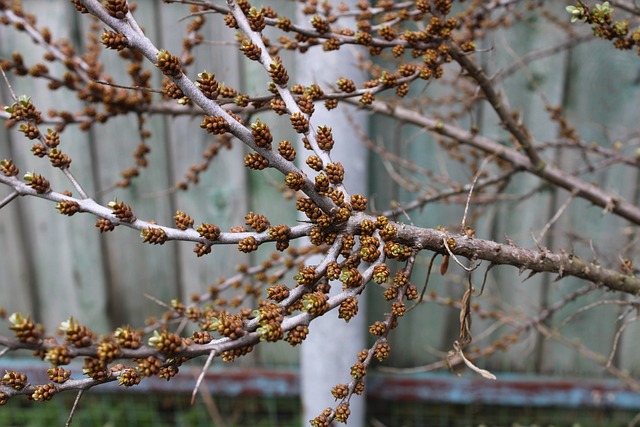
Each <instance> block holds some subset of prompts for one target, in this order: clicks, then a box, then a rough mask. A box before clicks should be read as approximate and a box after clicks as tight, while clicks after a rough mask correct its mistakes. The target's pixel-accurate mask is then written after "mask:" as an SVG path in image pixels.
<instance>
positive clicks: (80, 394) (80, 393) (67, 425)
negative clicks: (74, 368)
mask: <svg viewBox="0 0 640 427" xmlns="http://www.w3.org/2000/svg"><path fill="white" fill-rule="evenodd" d="M83 393H84V390H78V394H76V400H74V401H73V406H72V407H71V413H70V414H69V418H67V422H66V423H65V427H69V426H70V425H71V421H72V420H73V414H74V413H75V412H76V408H77V407H78V403H80V398H82V394H83Z"/></svg>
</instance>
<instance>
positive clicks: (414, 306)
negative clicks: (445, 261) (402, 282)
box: [407, 252, 438, 313]
mask: <svg viewBox="0 0 640 427" xmlns="http://www.w3.org/2000/svg"><path fill="white" fill-rule="evenodd" d="M437 256H438V253H437V252H434V253H433V255H431V261H429V268H428V269H427V278H426V279H425V280H424V287H423V288H422V292H421V293H420V298H419V299H418V301H417V302H416V303H415V304H413V305H412V306H411V307H410V308H409V309H408V310H407V313H408V312H410V311H411V310H413V309H414V308H416V307H417V306H418V304H421V303H422V301H423V300H424V293H425V292H426V291H427V285H428V284H429V278H430V277H431V270H432V267H433V262H434V261H435V260H436V257H437Z"/></svg>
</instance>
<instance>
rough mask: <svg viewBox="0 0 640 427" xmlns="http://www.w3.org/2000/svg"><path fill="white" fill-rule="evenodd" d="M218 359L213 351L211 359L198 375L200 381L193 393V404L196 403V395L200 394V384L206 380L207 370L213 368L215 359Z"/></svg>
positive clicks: (209, 358) (208, 358)
mask: <svg viewBox="0 0 640 427" xmlns="http://www.w3.org/2000/svg"><path fill="white" fill-rule="evenodd" d="M215 357H216V351H215V350H211V353H209V357H207V361H206V362H205V363H204V366H203V367H202V371H200V375H198V380H197V381H196V385H195V386H194V387H193V392H191V404H192V405H193V404H194V403H195V402H196V394H197V393H198V388H200V384H202V381H203V380H204V376H205V374H206V373H207V370H208V369H209V367H210V366H211V363H212V362H213V359H214V358H215Z"/></svg>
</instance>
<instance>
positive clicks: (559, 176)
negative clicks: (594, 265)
mask: <svg viewBox="0 0 640 427" xmlns="http://www.w3.org/2000/svg"><path fill="white" fill-rule="evenodd" d="M350 102H352V103H353V104H355V103H356V102H357V101H350ZM366 108H369V109H370V110H372V111H375V112H377V113H382V114H385V115H388V116H392V117H395V118H396V119H398V120H402V121H404V122H407V123H412V124H414V125H417V126H420V127H423V128H425V129H426V130H428V131H430V132H434V133H438V134H440V135H444V136H446V137H449V138H452V139H454V140H456V141H459V142H461V143H463V144H467V145H470V146H472V147H474V148H477V149H479V150H482V151H484V152H485V153H489V154H493V155H495V156H496V157H498V158H500V159H502V160H505V161H507V162H509V163H511V165H513V167H514V168H518V169H523V170H526V171H527V172H530V173H532V174H533V175H536V176H538V177H539V178H542V179H543V180H545V181H547V182H549V183H550V184H553V185H557V186H559V187H561V188H564V189H565V190H567V191H569V192H576V195H577V197H580V198H583V199H586V200H589V201H590V202H591V203H593V204H594V205H597V206H600V207H601V208H603V209H604V210H605V212H611V213H613V214H615V215H618V216H620V217H622V218H625V219H627V220H628V221H630V222H632V223H634V224H637V225H640V208H639V207H638V206H635V205H633V204H632V203H629V202H628V201H626V200H625V199H623V198H621V197H618V196H613V195H611V194H609V193H608V192H606V191H605V190H603V189H602V188H600V187H597V186H595V185H593V184H591V183H588V182H586V181H583V180H581V179H580V178H578V177H575V176H573V175H570V174H568V173H566V172H564V171H563V170H561V169H559V168H557V167H555V166H552V165H546V166H545V167H544V168H543V169H540V168H539V167H537V165H535V164H533V163H532V162H531V160H530V159H529V158H527V156H525V155H522V154H520V153H518V152H517V151H516V150H514V149H512V148H509V147H507V146H504V145H502V144H500V143H498V142H496V141H494V140H492V139H489V138H486V137H484V136H480V135H474V134H473V133H471V132H468V131H466V130H463V129H461V128H459V127H456V126H452V125H449V124H445V123H443V122H442V121H441V120H437V119H434V118H432V117H429V116H426V115H423V114H419V113H417V112H415V111H413V110H410V109H407V108H404V107H401V106H390V105H388V104H386V103H384V102H379V101H374V102H373V103H372V104H371V105H367V106H366Z"/></svg>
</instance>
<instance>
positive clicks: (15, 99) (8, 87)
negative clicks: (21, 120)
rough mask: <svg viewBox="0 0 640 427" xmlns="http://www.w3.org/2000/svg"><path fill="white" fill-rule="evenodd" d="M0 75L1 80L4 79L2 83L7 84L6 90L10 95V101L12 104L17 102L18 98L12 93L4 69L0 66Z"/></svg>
mask: <svg viewBox="0 0 640 427" xmlns="http://www.w3.org/2000/svg"><path fill="white" fill-rule="evenodd" d="M0 73H2V78H3V79H4V82H5V83H6V84H7V89H9V94H10V95H11V99H13V101H14V102H18V97H17V96H16V94H15V92H14V91H13V87H11V83H9V79H8V78H7V75H6V74H5V73H4V68H2V67H1V66H0Z"/></svg>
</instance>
